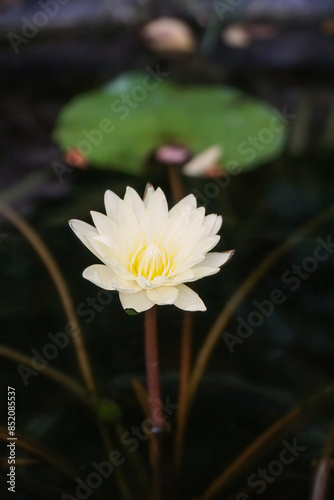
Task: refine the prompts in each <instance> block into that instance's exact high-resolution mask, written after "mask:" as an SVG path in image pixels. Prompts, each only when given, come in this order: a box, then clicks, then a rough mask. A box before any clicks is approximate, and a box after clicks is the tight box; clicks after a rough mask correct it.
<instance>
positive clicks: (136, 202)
mask: <svg viewBox="0 0 334 500" xmlns="http://www.w3.org/2000/svg"><path fill="white" fill-rule="evenodd" d="M124 201H125V203H126V205H127V206H128V207H129V208H131V210H132V211H133V213H134V214H135V215H136V216H137V219H138V221H140V220H142V219H143V217H144V212H145V205H144V202H143V200H142V199H141V198H140V196H139V194H138V193H137V191H135V190H134V189H133V188H131V187H129V186H128V187H127V188H126V193H125V196H124Z"/></svg>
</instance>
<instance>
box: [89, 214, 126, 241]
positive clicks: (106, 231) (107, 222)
mask: <svg viewBox="0 0 334 500" xmlns="http://www.w3.org/2000/svg"><path fill="white" fill-rule="evenodd" d="M90 214H91V216H92V219H93V222H94V225H95V227H96V229H97V230H98V232H99V233H100V234H102V235H106V236H109V235H110V234H113V233H117V234H118V233H119V229H118V226H117V224H116V223H115V222H114V221H113V220H112V219H111V218H110V217H107V216H106V215H104V214H101V213H100V212H94V211H91V213H90Z"/></svg>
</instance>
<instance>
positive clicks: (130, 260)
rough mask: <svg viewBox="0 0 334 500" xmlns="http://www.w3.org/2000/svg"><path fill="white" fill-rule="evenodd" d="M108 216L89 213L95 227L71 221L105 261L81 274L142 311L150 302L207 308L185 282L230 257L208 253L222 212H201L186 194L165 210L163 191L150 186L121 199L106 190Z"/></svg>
mask: <svg viewBox="0 0 334 500" xmlns="http://www.w3.org/2000/svg"><path fill="white" fill-rule="evenodd" d="M104 201H105V208H106V213H107V215H104V214H101V213H99V212H91V216H92V219H93V222H94V225H95V227H94V226H91V225H89V224H87V223H85V222H82V221H79V220H72V221H70V226H71V228H72V229H73V231H74V232H75V234H76V235H77V236H78V238H79V239H80V240H81V241H82V242H83V243H84V244H85V245H86V246H87V248H89V250H90V251H91V252H93V253H94V254H95V255H96V257H97V258H98V259H100V261H102V262H103V264H94V265H93V266H90V267H88V268H87V269H85V270H84V272H83V277H84V278H86V279H88V280H89V281H91V282H92V283H94V284H96V285H98V286H99V287H101V288H103V289H105V290H117V291H118V292H119V297H120V301H121V303H122V306H123V308H124V309H134V310H135V311H137V312H141V311H146V310H147V309H150V308H151V307H152V306H153V305H154V304H157V305H167V304H174V305H175V306H177V307H179V308H180V309H183V310H185V311H205V310H206V307H205V305H204V303H203V301H202V300H201V299H200V297H199V296H198V295H197V293H195V292H194V291H193V290H192V289H191V288H189V287H188V286H186V285H185V284H184V283H187V282H191V281H196V280H198V279H200V278H203V277H204V276H209V275H211V274H215V273H217V272H218V271H219V268H220V266H222V265H223V264H225V262H227V261H228V259H229V258H230V257H231V256H232V254H233V251H229V252H222V253H218V252H210V253H208V252H209V251H210V250H211V249H212V248H213V247H214V246H215V245H216V244H217V243H218V241H219V239H220V236H218V235H217V232H218V231H219V229H220V227H221V225H222V217H221V216H218V215H215V214H211V215H207V216H205V209H204V208H203V207H200V208H197V203H196V198H195V196H194V195H192V194H190V195H188V196H186V197H185V198H183V199H182V200H181V201H180V202H179V203H177V204H176V205H175V206H174V207H173V208H172V209H171V210H168V205H167V200H166V196H165V195H164V193H163V191H162V190H161V189H160V188H158V189H157V190H154V189H153V187H151V186H150V187H149V188H148V189H147V192H146V196H145V197H144V200H142V199H141V198H140V196H139V195H138V194H137V192H136V191H135V190H134V189H132V188H130V187H128V188H127V190H126V194H125V196H124V200H122V199H121V198H119V197H118V196H117V195H116V194H115V193H113V192H112V191H107V192H106V193H105V199H104Z"/></svg>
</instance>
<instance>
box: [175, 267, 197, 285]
mask: <svg viewBox="0 0 334 500" xmlns="http://www.w3.org/2000/svg"><path fill="white" fill-rule="evenodd" d="M194 280H195V273H194V271H193V270H192V269H187V270H186V271H182V272H180V273H178V274H176V275H175V276H174V275H173V276H172V277H171V278H170V284H171V285H173V286H175V285H179V284H180V283H186V282H188V281H194Z"/></svg>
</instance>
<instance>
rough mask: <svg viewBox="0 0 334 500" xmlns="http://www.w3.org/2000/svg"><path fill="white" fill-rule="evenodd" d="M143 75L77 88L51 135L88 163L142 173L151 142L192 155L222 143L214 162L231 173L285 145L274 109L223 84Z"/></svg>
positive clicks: (269, 156)
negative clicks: (189, 82) (82, 89)
mask: <svg viewBox="0 0 334 500" xmlns="http://www.w3.org/2000/svg"><path fill="white" fill-rule="evenodd" d="M158 78H160V77H157V79H156V80H155V79H154V78H153V76H151V74H149V73H139V72H131V73H127V74H125V75H123V76H121V77H119V78H117V79H115V80H114V81H112V82H111V83H110V84H108V85H107V86H104V87H102V88H101V89H99V90H95V91H92V92H88V93H85V94H82V95H80V96H78V97H76V98H75V99H73V100H72V101H71V102H70V103H69V104H68V105H66V106H65V107H64V108H63V110H62V112H61V113H60V115H59V117H58V121H57V124H56V128H55V131H54V139H55V140H56V142H57V143H58V144H59V146H60V148H61V149H62V150H65V151H68V150H70V149H75V150H78V151H79V152H80V153H82V154H83V156H85V157H86V158H87V159H88V161H89V163H90V164H91V166H93V167H96V168H101V169H114V170H119V171H122V172H127V173H131V174H138V173H140V172H141V170H142V168H143V165H144V163H145V160H146V159H147V158H148V156H149V155H150V154H151V153H152V152H153V151H154V150H155V149H156V148H158V147H160V146H162V145H164V144H169V143H176V144H182V145H185V146H187V147H188V148H189V149H190V150H191V152H192V153H193V154H194V155H195V154H198V153H201V152H202V151H203V150H205V149H207V148H209V147H210V146H212V145H214V144H219V145H221V146H222V148H223V151H224V154H223V157H222V160H221V165H222V166H223V167H224V168H225V169H226V170H227V171H230V172H231V173H233V174H234V173H239V172H242V171H243V170H246V169H250V168H254V167H255V166H257V165H259V164H261V163H263V162H265V161H268V160H271V159H273V158H274V157H276V156H277V155H278V154H279V153H280V152H281V151H282V148H283V146H284V143H285V137H286V128H287V127H286V125H285V123H284V121H285V118H283V117H282V116H281V115H280V113H279V112H278V111H277V110H273V109H271V108H270V107H269V106H268V105H266V104H265V103H263V102H262V101H260V100H258V99H255V98H253V97H249V96H248V95H246V94H245V93H243V92H241V91H239V90H235V89H232V88H229V87H224V86H208V85H192V86H181V85H176V84H174V83H173V82H171V81H169V80H166V79H165V80H162V78H160V80H161V82H159V80H158Z"/></svg>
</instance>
